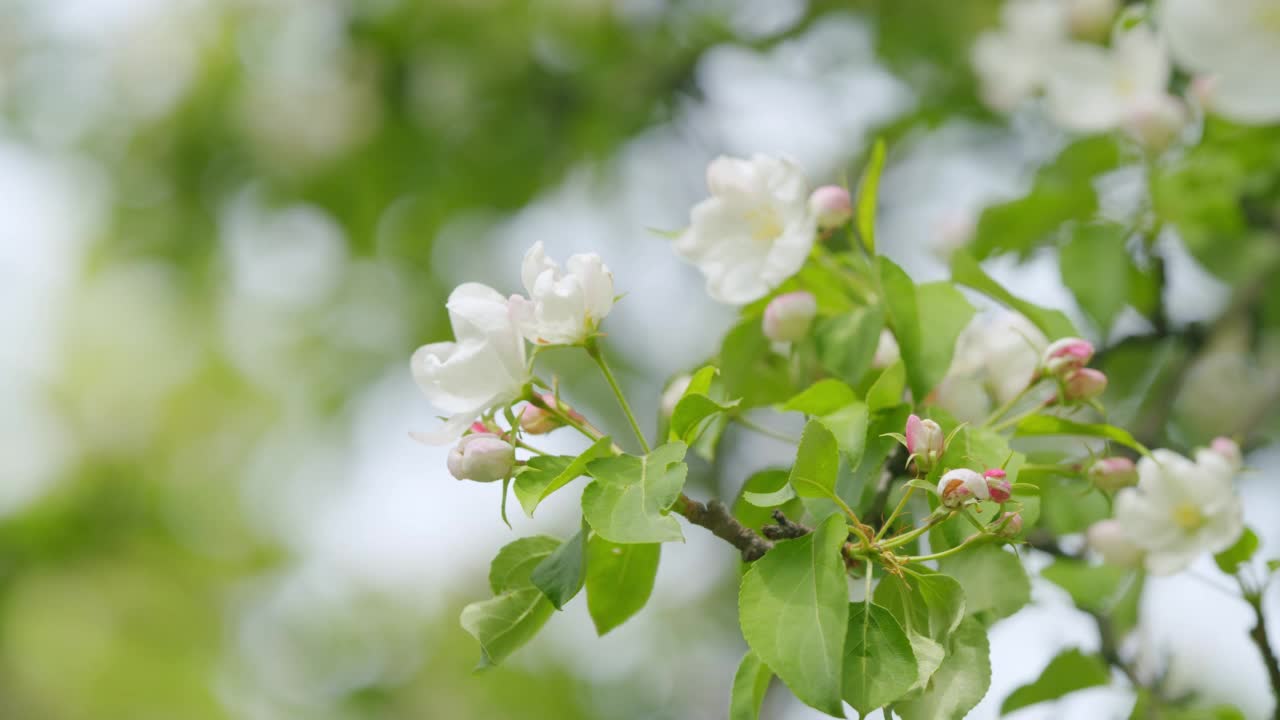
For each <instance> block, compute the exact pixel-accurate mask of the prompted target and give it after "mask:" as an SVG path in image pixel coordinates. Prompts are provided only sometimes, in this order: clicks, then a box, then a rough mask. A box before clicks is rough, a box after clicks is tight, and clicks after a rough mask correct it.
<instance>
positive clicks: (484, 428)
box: [471, 420, 493, 433]
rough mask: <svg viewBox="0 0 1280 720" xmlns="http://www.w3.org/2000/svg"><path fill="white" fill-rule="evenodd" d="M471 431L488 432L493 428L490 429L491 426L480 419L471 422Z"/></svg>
mask: <svg viewBox="0 0 1280 720" xmlns="http://www.w3.org/2000/svg"><path fill="white" fill-rule="evenodd" d="M471 432H473V433H488V432H493V430H492V429H490V427H489V426H488V425H485V424H484V423H483V422H480V421H479V420H477V421H475V422H473V423H471Z"/></svg>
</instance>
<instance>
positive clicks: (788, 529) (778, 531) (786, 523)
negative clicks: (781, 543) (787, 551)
mask: <svg viewBox="0 0 1280 720" xmlns="http://www.w3.org/2000/svg"><path fill="white" fill-rule="evenodd" d="M773 519H774V521H775V522H777V523H778V524H777V525H765V526H764V527H763V528H761V531H762V532H763V533H764V536H765V537H767V538H769V539H770V540H790V539H792V538H798V537H803V536H805V535H808V534H809V533H811V532H813V528H811V527H808V526H807V525H801V524H800V523H796V522H791V520H789V519H788V518H787V516H786V514H785V513H783V512H782V511H781V510H774V511H773Z"/></svg>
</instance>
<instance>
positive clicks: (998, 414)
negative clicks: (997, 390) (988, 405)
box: [982, 380, 1040, 427]
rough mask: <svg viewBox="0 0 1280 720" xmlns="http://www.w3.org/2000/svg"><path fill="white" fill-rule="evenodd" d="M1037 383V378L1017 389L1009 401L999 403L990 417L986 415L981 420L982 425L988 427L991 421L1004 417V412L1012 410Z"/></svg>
mask: <svg viewBox="0 0 1280 720" xmlns="http://www.w3.org/2000/svg"><path fill="white" fill-rule="evenodd" d="M1039 384H1040V381H1039V380H1036V381H1035V382H1031V383H1028V384H1027V386H1026V387H1024V388H1022V390H1020V391H1018V394H1017V395H1014V396H1013V397H1012V398H1009V402H1007V403H1005V404H1004V405H1001V406H1000V407H998V408H996V411H995V412H993V413H991V416H990V417H988V418H987V419H986V420H984V421H983V422H982V425H983V427H989V426H990V425H991V423H993V422H995V421H997V420H999V419H1000V418H1002V417H1004V416H1005V413H1008V412H1009V411H1010V410H1012V409H1013V408H1014V407H1015V406H1016V405H1017V404H1018V403H1019V402H1022V399H1023V398H1025V397H1026V396H1027V393H1029V392H1031V390H1032V389H1033V388H1034V387H1035V386H1037V385H1039Z"/></svg>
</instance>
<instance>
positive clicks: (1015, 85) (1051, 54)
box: [971, 0, 1068, 111]
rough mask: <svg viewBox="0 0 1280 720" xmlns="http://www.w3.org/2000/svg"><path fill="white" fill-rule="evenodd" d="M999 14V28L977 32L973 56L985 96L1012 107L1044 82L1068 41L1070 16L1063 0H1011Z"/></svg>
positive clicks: (1005, 107)
mask: <svg viewBox="0 0 1280 720" xmlns="http://www.w3.org/2000/svg"><path fill="white" fill-rule="evenodd" d="M1000 19H1001V25H1002V27H1001V28H1000V29H999V30H994V31H988V32H985V33H983V34H982V35H981V36H980V37H978V40H977V42H976V43H974V46H973V52H972V55H971V61H972V63H973V68H974V70H975V71H976V72H977V74H978V79H979V81H980V82H981V84H982V98H983V101H984V102H986V103H987V105H989V106H990V107H992V108H994V109H996V110H1003V111H1008V110H1012V109H1013V108H1014V107H1016V106H1017V105H1018V104H1019V103H1021V102H1023V101H1024V100H1027V99H1028V98H1030V97H1032V96H1033V95H1035V94H1036V93H1038V92H1039V91H1040V90H1041V89H1042V88H1043V87H1044V83H1045V81H1046V80H1047V79H1048V77H1049V72H1050V70H1052V68H1053V65H1054V63H1055V62H1056V58H1057V55H1058V53H1059V52H1060V51H1061V50H1062V48H1063V47H1065V45H1066V44H1067V42H1068V38H1067V31H1068V18H1067V14H1066V8H1065V7H1064V6H1063V4H1062V3H1061V2H1059V0H1011V1H1010V2H1007V3H1005V5H1004V7H1003V8H1001V11H1000Z"/></svg>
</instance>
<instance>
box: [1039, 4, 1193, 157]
mask: <svg viewBox="0 0 1280 720" xmlns="http://www.w3.org/2000/svg"><path fill="white" fill-rule="evenodd" d="M1170 72H1171V67H1170V63H1169V55H1168V52H1167V51H1166V49H1165V46H1164V42H1163V40H1162V39H1161V38H1160V37H1158V36H1157V35H1156V34H1155V33H1154V32H1153V31H1152V30H1151V29H1150V28H1148V27H1146V26H1144V25H1139V26H1137V27H1134V28H1131V29H1129V30H1127V31H1125V32H1122V33H1119V34H1118V35H1117V36H1116V37H1115V39H1114V40H1113V42H1112V47H1111V48H1109V49H1108V48H1104V47H1101V46H1099V45H1091V44H1085V43H1073V44H1071V45H1070V46H1068V47H1066V48H1063V49H1062V50H1061V51H1060V52H1059V53H1058V54H1057V57H1056V61H1055V62H1054V64H1053V67H1052V69H1051V70H1050V72H1049V76H1048V81H1047V84H1046V96H1047V98H1048V106H1049V114H1050V116H1052V117H1053V120H1054V122H1056V123H1057V124H1059V125H1061V126H1062V127H1064V128H1067V129H1069V130H1078V131H1082V132H1098V131H1104V130H1113V129H1116V128H1119V127H1122V126H1124V125H1126V124H1127V123H1129V122H1130V121H1131V118H1132V117H1133V116H1135V115H1138V114H1143V113H1148V112H1149V111H1150V110H1149V108H1150V107H1151V105H1152V104H1153V103H1155V102H1160V101H1161V100H1162V99H1163V98H1164V97H1165V96H1166V95H1167V92H1166V88H1167V87H1168V84H1169V75H1170Z"/></svg>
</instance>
